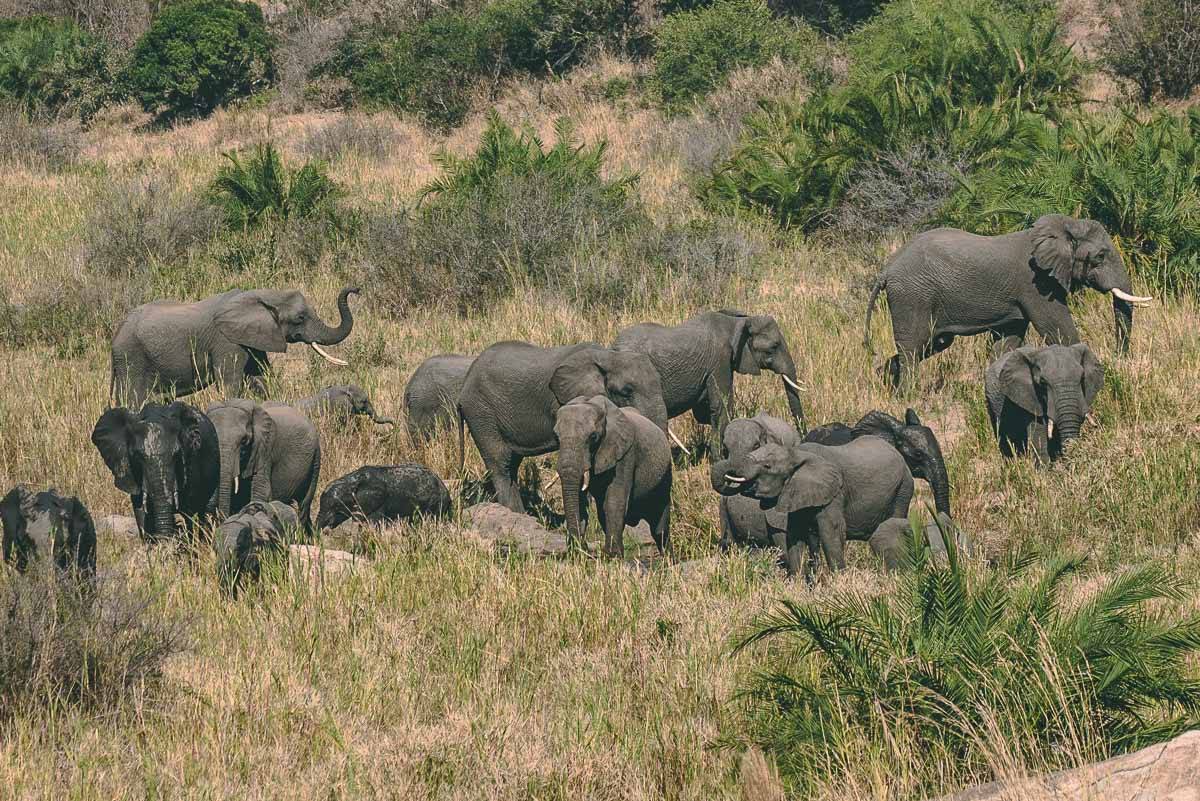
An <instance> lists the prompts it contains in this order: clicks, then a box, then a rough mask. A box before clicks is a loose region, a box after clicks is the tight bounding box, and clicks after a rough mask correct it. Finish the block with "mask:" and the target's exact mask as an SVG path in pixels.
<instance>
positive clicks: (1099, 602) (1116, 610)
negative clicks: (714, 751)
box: [742, 543, 1200, 797]
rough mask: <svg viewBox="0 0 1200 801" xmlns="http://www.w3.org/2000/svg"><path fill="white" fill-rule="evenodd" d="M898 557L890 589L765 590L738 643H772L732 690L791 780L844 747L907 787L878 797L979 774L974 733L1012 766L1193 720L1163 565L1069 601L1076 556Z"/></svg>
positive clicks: (1124, 741) (1197, 635) (1199, 693)
mask: <svg viewBox="0 0 1200 801" xmlns="http://www.w3.org/2000/svg"><path fill="white" fill-rule="evenodd" d="M910 553H913V554H914V556H913V557H912V561H913V565H912V570H911V571H910V572H908V573H906V574H903V575H902V576H901V577H900V578H899V579H898V583H897V585H896V586H895V588H894V589H893V590H891V591H889V592H886V593H885V594H883V595H881V596H879V597H873V598H872V597H866V596H863V595H861V594H858V593H850V594H848V596H846V597H839V598H837V599H836V600H829V601H824V602H799V601H792V600H786V601H782V602H781V604H780V609H779V611H778V612H777V613H775V614H773V615H771V616H770V617H768V618H767V619H766V620H765V621H763V622H762V623H761V624H759V625H758V626H757V630H756V631H754V633H753V634H751V635H750V636H749V637H748V638H746V640H745V641H744V642H743V643H742V647H744V646H746V645H748V644H750V643H753V642H757V641H760V640H771V641H774V644H775V646H776V648H775V649H773V651H772V654H771V657H770V658H769V661H768V663H767V664H766V665H764V667H763V669H762V670H761V671H760V672H758V673H757V674H755V675H754V676H753V677H752V679H751V681H750V684H749V686H748V688H747V689H746V691H745V695H744V697H745V698H746V699H747V700H748V701H749V708H750V710H751V720H752V724H751V726H752V734H751V739H752V740H754V741H756V742H757V743H758V744H760V745H761V746H763V747H764V748H765V749H767V750H768V751H770V752H772V753H773V754H774V756H775V758H776V760H777V761H778V764H779V766H780V768H781V769H782V771H783V773H784V774H785V776H787V777H788V778H790V779H791V781H793V782H794V783H795V784H796V785H799V786H800V787H804V786H806V785H808V784H809V783H810V782H812V781H814V780H820V779H821V778H824V779H825V780H828V777H829V775H830V771H831V770H832V772H833V775H834V776H836V775H838V774H839V773H841V772H843V771H853V770H855V768H856V767H859V768H861V767H862V766H855V765H854V764H852V762H853V761H854V759H855V756H854V755H855V754H859V755H863V756H864V757H865V758H868V759H870V760H872V763H871V764H872V768H873V771H874V772H875V773H876V774H877V775H881V776H887V777H889V781H895V782H898V781H900V779H899V778H897V777H907V779H908V780H910V781H912V782H914V783H915V784H916V786H906V787H896V786H892V787H891V788H890V790H891V792H889V795H892V794H894V795H896V796H897V797H925V796H927V795H937V794H939V793H941V792H944V791H946V790H948V789H953V788H954V785H956V784H958V783H961V782H963V781H967V780H972V781H977V780H979V779H981V778H984V777H986V776H987V775H988V774H989V773H990V769H992V768H993V767H994V763H992V762H989V756H991V753H989V748H990V747H992V746H991V744H992V743H996V742H1000V743H1003V747H1004V748H1007V749H1009V753H1010V754H1011V756H1012V757H1014V758H1016V759H1017V760H1018V762H1017V766H1018V767H1020V766H1022V765H1031V766H1034V767H1043V766H1048V767H1054V766H1059V765H1063V764H1064V763H1066V764H1069V763H1070V761H1071V760H1072V759H1074V758H1080V757H1082V758H1084V759H1091V758H1105V757H1107V756H1109V755H1112V754H1116V753H1121V752H1124V751H1129V750H1133V749H1136V748H1139V747H1142V746H1145V745H1149V744H1151V743H1155V742H1159V741H1161V740H1165V739H1167V738H1170V737H1172V736H1174V735H1176V734H1178V733H1180V732H1182V731H1184V730H1186V729H1189V728H1192V727H1194V726H1195V725H1197V723H1200V683H1198V682H1197V681H1196V680H1195V679H1194V678H1192V673H1191V670H1190V668H1189V662H1190V661H1191V660H1193V659H1194V658H1195V655H1196V652H1197V650H1200V617H1198V616H1196V615H1195V614H1190V615H1186V616H1177V615H1176V614H1173V613H1172V612H1171V611H1169V610H1170V609H1171V607H1170V606H1169V605H1168V604H1169V603H1170V602H1180V601H1185V600H1186V598H1187V597H1189V595H1188V592H1187V589H1188V588H1187V587H1186V586H1185V585H1184V584H1183V583H1182V582H1181V580H1179V579H1177V578H1175V577H1174V576H1172V575H1171V574H1169V573H1168V572H1167V571H1166V570H1164V569H1163V568H1161V567H1159V566H1157V565H1147V566H1144V567H1139V568H1135V569H1132V570H1128V571H1126V572H1124V573H1122V574H1120V575H1118V576H1116V577H1115V578H1113V579H1111V580H1108V581H1106V582H1105V583H1104V584H1103V585H1102V586H1100V587H1099V588H1098V589H1096V590H1095V591H1094V592H1090V593H1089V594H1088V596H1087V597H1086V598H1085V599H1083V600H1082V601H1072V600H1068V598H1069V596H1068V592H1067V585H1068V580H1069V578H1070V577H1071V576H1073V575H1076V574H1078V573H1079V571H1080V570H1081V568H1083V566H1084V559H1083V558H1081V557H1062V556H1053V555H1050V556H1049V557H1047V556H1045V555H1038V554H1031V553H1025V554H1021V555H1018V556H1016V557H1014V558H1013V559H1012V560H1011V561H1010V563H1009V564H1008V565H1007V567H1006V568H1004V569H999V570H984V569H977V568H972V567H968V566H967V565H964V564H962V563H961V562H959V560H958V559H957V556H956V555H954V554H953V553H951V558H950V559H949V560H948V563H947V564H942V563H941V562H940V561H934V560H933V559H932V558H931V557H930V556H928V554H927V552H922V551H918V550H916V548H915V547H913V546H912V544H911V543H910ZM1081 751H1082V752H1083V753H1081ZM867 755H869V756H867Z"/></svg>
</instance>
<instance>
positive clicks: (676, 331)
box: [613, 310, 804, 438]
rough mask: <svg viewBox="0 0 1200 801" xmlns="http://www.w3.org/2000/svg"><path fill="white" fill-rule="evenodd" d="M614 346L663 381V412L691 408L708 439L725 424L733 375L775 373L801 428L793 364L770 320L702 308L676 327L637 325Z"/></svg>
mask: <svg viewBox="0 0 1200 801" xmlns="http://www.w3.org/2000/svg"><path fill="white" fill-rule="evenodd" d="M613 348H614V349H615V350H619V351H633V352H636V353H644V354H646V356H648V357H649V358H650V361H651V362H653V363H654V367H655V368H656V369H657V370H658V374H659V376H660V378H661V379H662V387H663V399H664V400H665V402H666V405H667V415H668V416H670V417H678V416H679V415H681V414H684V413H685V412H689V411H690V412H691V413H692V415H693V416H694V417H695V418H696V422H698V423H703V424H711V425H712V426H713V437H714V438H718V437H720V436H721V435H720V432H721V431H722V430H723V429H724V428H725V424H726V423H728V422H729V417H730V410H731V409H732V408H733V376H734V373H743V374H745V375H758V374H759V373H760V372H761V371H763V370H769V371H771V372H773V373H776V374H777V375H778V376H779V378H780V381H781V383H782V384H783V390H784V393H785V395H786V396H787V401H788V409H789V410H790V411H791V414H792V419H793V420H794V421H795V424H796V427H797V428H799V429H800V430H801V431H803V430H804V406H803V404H802V403H801V401H800V384H799V382H798V380H797V378H796V363H795V361H793V359H792V353H791V350H790V349H789V348H788V343H787V339H786V338H784V336H783V332H782V331H781V330H780V329H779V324H778V323H776V322H775V318H774V317H771V316H770V315H767V314H755V315H750V314H744V313H742V312H738V311H728V310H722V311H711V312H704V313H703V314H699V315H697V316H695V317H692V318H691V319H689V320H685V321H684V322H682V323H680V324H679V325H675V326H665V325H659V324H658V323H642V324H640V325H635V326H632V327H630V328H626V329H625V330H623V331H621V332H620V333H619V334H618V335H617V341H616V343H615V344H614V345H613Z"/></svg>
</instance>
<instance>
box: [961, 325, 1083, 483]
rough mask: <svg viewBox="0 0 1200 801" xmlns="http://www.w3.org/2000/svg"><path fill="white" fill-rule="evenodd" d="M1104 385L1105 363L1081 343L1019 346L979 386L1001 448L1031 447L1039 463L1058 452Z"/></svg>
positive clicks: (1011, 451) (993, 366)
mask: <svg viewBox="0 0 1200 801" xmlns="http://www.w3.org/2000/svg"><path fill="white" fill-rule="evenodd" d="M1103 384H1104V367H1103V366H1101V364H1100V362H1099V361H1098V360H1097V359H1096V357H1095V355H1093V354H1092V351H1091V349H1090V348H1089V347H1088V346H1087V345H1084V344H1082V343H1080V344H1078V345H1048V346H1046V347H1042V348H1038V347H1024V348H1017V349H1016V350H1013V351H1010V352H1008V353H1006V354H1004V355H1003V356H1001V357H1000V358H999V359H997V360H996V361H994V362H992V363H991V364H990V365H988V368H987V374H986V375H985V377H984V383H983V386H984V392H985V393H986V395H987V405H988V417H990V418H991V421H992V430H993V431H995V432H996V438H997V440H998V441H999V444H1000V453H1002V454H1004V455H1005V456H1015V455H1020V454H1023V453H1025V452H1026V451H1027V450H1030V449H1032V451H1033V455H1034V459H1035V461H1036V462H1037V463H1038V464H1039V465H1045V464H1046V463H1048V462H1050V461H1053V460H1055V459H1057V458H1058V457H1060V456H1061V455H1062V453H1063V450H1064V449H1065V448H1066V446H1067V443H1068V442H1070V441H1071V440H1073V439H1075V438H1076V437H1078V436H1079V428H1080V426H1081V425H1082V424H1083V418H1085V417H1087V414H1088V411H1089V410H1090V409H1091V408H1092V401H1094V400H1095V399H1096V393H1098V392H1099V391H1100V387H1101V386H1103Z"/></svg>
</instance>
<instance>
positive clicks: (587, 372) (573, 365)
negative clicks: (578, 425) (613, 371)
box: [550, 348, 607, 405]
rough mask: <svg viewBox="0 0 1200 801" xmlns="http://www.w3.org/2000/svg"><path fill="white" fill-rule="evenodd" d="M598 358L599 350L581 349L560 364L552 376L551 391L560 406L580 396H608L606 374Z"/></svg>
mask: <svg viewBox="0 0 1200 801" xmlns="http://www.w3.org/2000/svg"><path fill="white" fill-rule="evenodd" d="M596 357H597V348H580V349H579V350H577V351H574V352H573V353H571V354H569V355H568V356H567V357H566V358H564V359H563V360H562V361H561V362H559V364H558V367H556V368H555V370H554V374H553V375H551V376H550V391H551V392H552V393H554V397H555V398H556V399H557V400H558V403H559V405H565V404H567V403H570V402H571V399H573V398H577V397H579V396H580V395H582V396H584V397H586V398H590V397H593V396H595V395H607V389H606V387H605V385H604V372H603V371H602V370H601V369H600V365H599V364H598V362H597V359H596Z"/></svg>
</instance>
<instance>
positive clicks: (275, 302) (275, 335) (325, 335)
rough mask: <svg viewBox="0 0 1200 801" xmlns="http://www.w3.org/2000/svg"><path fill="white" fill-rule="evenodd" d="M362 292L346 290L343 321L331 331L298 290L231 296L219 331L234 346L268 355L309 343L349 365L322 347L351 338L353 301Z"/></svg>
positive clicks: (221, 315) (219, 318)
mask: <svg viewBox="0 0 1200 801" xmlns="http://www.w3.org/2000/svg"><path fill="white" fill-rule="evenodd" d="M358 291H359V290H358V289H357V288H354V287H346V288H345V289H343V290H342V291H341V293H340V294H339V295H338V312H339V314H340V315H341V320H340V321H339V323H338V326H337V328H331V327H330V326H328V325H326V324H325V322H324V321H323V320H321V317H320V315H318V314H317V313H316V311H314V310H313V308H312V307H311V306H310V305H309V304H308V299H307V298H305V297H304V295H303V294H302V293H300V292H298V291H297V290H294V289H285V290H279V289H255V290H250V291H246V292H236V293H231V294H230V295H229V298H228V299H227V300H226V301H225V302H224V303H223V304H221V307H220V308H219V309H217V312H216V315H215V317H214V319H213V322H214V324H215V325H216V327H217V330H218V331H220V332H221V334H222V335H223V336H225V337H226V338H227V339H229V340H230V341H231V342H236V343H237V344H239V345H241V346H243V347H246V348H252V349H254V350H261V351H264V352H266V353H283V352H284V351H286V350H287V345H288V343H289V342H305V343H307V344H309V345H311V346H312V348H313V350H315V351H316V352H317V353H319V354H320V355H321V356H322V357H323V358H325V359H327V360H328V361H330V362H332V363H334V364H337V365H341V366H345V364H346V362H344V361H342V360H341V359H336V358H334V357H333V356H330V355H329V354H328V353H326V352H325V351H324V350H323V349H322V348H321V346H322V345H336V344H338V343H339V342H341V341H342V340H343V339H345V338H346V337H348V336H350V330H351V329H352V328H353V327H354V317H353V315H352V314H351V313H350V302H349V297H350V296H351V295H357V294H358Z"/></svg>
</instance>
